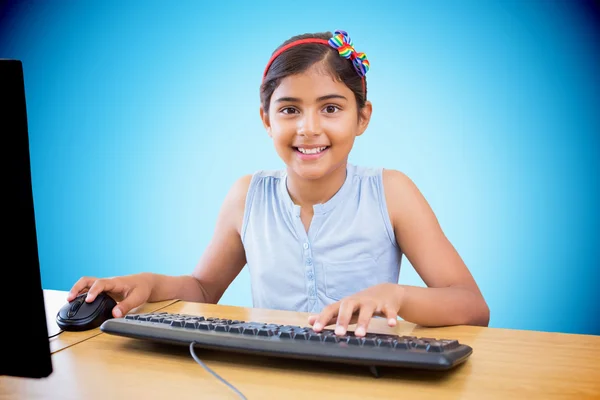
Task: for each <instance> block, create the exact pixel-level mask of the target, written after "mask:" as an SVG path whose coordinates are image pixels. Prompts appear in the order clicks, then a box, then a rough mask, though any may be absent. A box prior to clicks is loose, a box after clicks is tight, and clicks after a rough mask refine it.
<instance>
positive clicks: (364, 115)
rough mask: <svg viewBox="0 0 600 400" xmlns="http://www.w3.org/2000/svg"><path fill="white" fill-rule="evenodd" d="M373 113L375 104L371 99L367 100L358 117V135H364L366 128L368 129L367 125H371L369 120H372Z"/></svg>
mask: <svg viewBox="0 0 600 400" xmlns="http://www.w3.org/2000/svg"><path fill="white" fill-rule="evenodd" d="M372 113H373V105H372V104H371V102H370V101H365V106H364V107H363V108H362V109H361V110H360V115H359V118H358V133H357V134H356V136H360V135H362V134H363V133H364V132H365V130H367V126H369V122H370V121H371V114H372Z"/></svg>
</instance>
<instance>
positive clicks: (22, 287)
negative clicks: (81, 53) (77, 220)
mask: <svg viewBox="0 0 600 400" xmlns="http://www.w3.org/2000/svg"><path fill="white" fill-rule="evenodd" d="M28 129H29V128H28V121H27V107H26V103H25V82H24V74H23V64H22V62H21V61H19V60H7V59H0V132H2V134H1V135H0V140H1V143H2V146H1V147H0V148H1V149H2V150H1V158H2V161H3V162H2V163H3V164H4V167H3V168H2V180H1V181H0V182H1V185H2V198H3V201H2V204H3V207H2V209H1V210H2V218H1V220H0V221H1V223H0V227H2V230H4V234H3V235H2V236H3V237H4V239H3V240H2V272H1V274H2V275H1V278H0V301H1V303H0V306H1V307H2V311H1V312H0V315H1V317H0V332H1V335H2V341H1V342H0V345H1V346H2V348H0V352H1V353H2V354H1V355H0V375H5V376H14V377H23V378H44V377H48V376H49V375H50V374H52V360H51V357H50V343H49V339H48V327H47V325H46V311H45V305H44V293H43V290H42V279H41V273H40V262H39V258H38V241H37V231H36V220H35V213H34V202H33V190H32V186H33V185H32V182H31V163H30V152H29V131H28Z"/></svg>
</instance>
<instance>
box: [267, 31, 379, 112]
mask: <svg viewBox="0 0 600 400" xmlns="http://www.w3.org/2000/svg"><path fill="white" fill-rule="evenodd" d="M331 37H333V35H332V33H331V32H324V33H306V34H303V35H297V36H294V37H292V38H290V39H288V40H286V41H285V42H284V43H282V44H281V45H280V46H279V47H278V48H277V49H275V51H274V52H273V54H274V53H275V52H276V51H277V50H278V49H279V48H281V47H283V46H285V45H287V44H288V43H291V42H294V41H296V40H300V39H307V38H318V39H325V40H329V39H330V38H331ZM319 62H321V63H323V66H324V67H325V68H326V70H327V71H328V72H329V73H331V75H332V76H333V78H334V79H337V80H338V81H340V82H343V83H344V84H345V85H346V86H348V88H349V89H350V90H352V92H353V93H354V97H355V98H356V106H357V109H358V111H359V115H360V110H361V109H362V108H363V107H364V106H365V101H366V100H367V82H366V79H365V82H364V88H363V81H362V78H361V76H360V75H358V73H357V72H356V70H355V69H354V66H353V65H352V61H350V60H348V59H346V58H344V57H342V56H340V55H339V53H338V51H337V50H336V49H334V48H333V47H331V46H326V45H323V44H320V43H305V44H301V45H298V46H294V47H291V48H290V49H288V50H286V51H284V52H283V53H281V54H280V55H279V56H278V57H277V58H276V59H275V60H273V63H272V64H271V66H270V67H269V70H268V71H267V75H266V76H265V78H264V80H263V83H262V84H261V86H260V102H261V105H262V107H263V109H264V111H265V113H268V112H269V103H270V101H271V96H272V95H273V92H274V91H275V89H276V88H277V86H279V84H280V82H281V80H282V79H283V78H285V77H287V76H289V75H294V74H299V73H302V72H304V71H306V70H307V69H309V68H310V67H312V66H313V65H314V64H316V63H319Z"/></svg>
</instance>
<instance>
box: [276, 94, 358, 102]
mask: <svg viewBox="0 0 600 400" xmlns="http://www.w3.org/2000/svg"><path fill="white" fill-rule="evenodd" d="M331 99H343V100H348V99H347V98H346V97H344V96H342V95H341V94H328V95H325V96H321V97H319V98H317V101H324V100H331ZM275 102H276V103H283V102H292V103H302V100H301V99H299V98H298V97H280V98H278V99H277V100H275Z"/></svg>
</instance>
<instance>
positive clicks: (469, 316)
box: [67, 31, 489, 336]
mask: <svg viewBox="0 0 600 400" xmlns="http://www.w3.org/2000/svg"><path fill="white" fill-rule="evenodd" d="M368 69H369V61H368V60H367V58H366V56H365V54H364V53H358V52H356V50H355V49H354V47H353V44H352V41H351V39H350V37H349V36H348V35H347V34H346V33H345V32H343V31H336V32H335V34H334V35H332V34H331V33H329V32H328V33H324V34H307V35H301V36H296V37H293V38H291V39H290V40H288V41H286V42H285V43H283V44H282V45H281V46H280V47H279V48H278V49H277V50H276V51H275V52H274V53H273V55H272V57H271V59H270V60H269V62H268V63H267V66H266V68H265V71H264V76H263V83H262V85H261V87H260V100H261V107H260V117H261V119H262V122H263V124H264V127H265V129H266V131H267V133H268V134H269V136H270V137H271V138H272V140H273V143H274V145H275V150H276V151H277V153H278V155H279V156H280V157H281V159H282V160H283V162H284V163H285V165H286V168H285V170H282V171H260V172H256V173H254V174H252V175H247V176H244V177H242V178H240V179H239V180H238V181H237V182H235V184H234V185H233V187H232V188H231V190H230V192H229V193H228V195H227V196H226V198H225V201H224V204H223V206H222V209H221V211H220V214H219V216H218V220H217V225H216V228H215V231H214V236H213V238H212V240H211V242H210V244H209V245H208V247H207V249H206V251H205V252H204V254H203V256H202V258H201V260H200V262H199V263H198V265H197V266H196V268H195V270H194V271H193V272H192V274H191V275H190V276H178V277H175V276H165V275H158V274H151V273H141V274H135V275H129V276H123V277H115V278H110V279H96V278H89V277H85V278H81V279H80V280H79V281H78V282H77V283H76V284H75V285H74V286H73V288H72V289H71V291H70V293H69V295H68V299H67V300H68V301H71V300H73V299H74V298H75V297H76V296H77V295H78V294H80V293H81V292H84V291H85V290H88V295H87V301H93V300H94V298H95V297H96V296H97V295H98V293H100V292H103V291H105V292H109V293H110V294H112V295H113V296H115V297H116V298H117V299H120V300H121V301H120V303H119V304H118V305H117V306H116V307H115V308H114V310H113V315H114V316H115V317H122V316H123V315H124V314H126V313H127V312H128V311H129V310H131V309H132V308H134V307H137V306H139V305H140V304H142V303H144V302H148V301H150V302H154V301H161V300H167V299H181V300H186V301H194V302H205V303H217V302H218V301H219V299H220V298H221V296H222V295H223V293H224V292H225V290H226V289H227V287H228V286H229V284H230V283H231V282H232V281H233V280H234V279H235V277H236V276H237V275H238V274H239V272H240V271H241V270H242V268H243V267H244V266H245V265H248V268H249V271H250V276H251V282H252V297H253V305H254V307H259V308H271V309H282V310H293V311H308V312H311V313H313V315H311V317H310V318H309V321H308V323H309V324H310V325H312V326H313V329H314V330H315V331H320V330H322V329H323V328H324V327H325V326H326V325H329V324H333V323H335V324H336V328H335V332H336V334H339V335H344V334H345V333H346V330H347V329H348V325H349V324H350V323H353V322H354V321H356V323H357V325H356V329H355V331H354V333H355V335H357V336H364V335H365V334H366V333H367V329H368V325H369V321H370V319H371V318H372V317H373V316H383V317H385V318H387V319H388V323H389V325H390V326H394V325H395V324H396V320H397V317H398V316H399V317H401V318H403V319H404V320H406V321H410V322H413V323H416V324H419V325H422V326H443V325H456V324H468V325H481V326H487V325H488V322H489V309H488V306H487V304H486V302H485V300H484V299H483V296H482V294H481V292H480V290H479V288H478V286H477V284H476V282H475V281H474V279H473V277H472V275H471V274H470V272H469V270H468V268H467V267H466V266H465V264H464V263H463V261H462V259H461V257H460V256H459V255H458V253H457V252H456V251H455V249H454V247H453V246H452V244H451V243H450V242H449V241H448V239H447V238H446V237H445V235H444V233H443V232H442V230H441V228H440V226H439V224H438V221H437V219H436V217H435V215H434V213H433V212H432V210H431V209H430V207H429V205H428V203H427V202H426V200H425V199H424V198H423V196H422V195H421V193H420V192H419V190H418V189H417V188H416V187H415V185H414V184H413V182H412V181H411V180H410V179H409V178H408V177H406V176H405V175H404V174H403V173H401V172H399V171H395V170H388V169H372V168H365V167H359V166H354V165H351V164H349V163H348V156H349V154H350V151H351V150H352V147H353V145H354V140H355V138H356V137H357V136H359V135H362V134H363V133H364V132H365V130H366V129H367V126H368V124H369V120H370V117H371V112H372V105H371V102H369V101H367V85H366V79H365V74H366V73H367V71H368ZM403 255H405V256H406V257H407V258H408V259H409V260H410V262H411V264H412V265H413V266H414V268H415V270H416V271H417V273H418V274H419V275H420V276H421V278H422V279H423V281H424V282H425V283H426V285H427V287H426V288H422V287H413V286H406V285H399V284H398V276H399V270H400V264H401V258H402V256H403Z"/></svg>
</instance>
